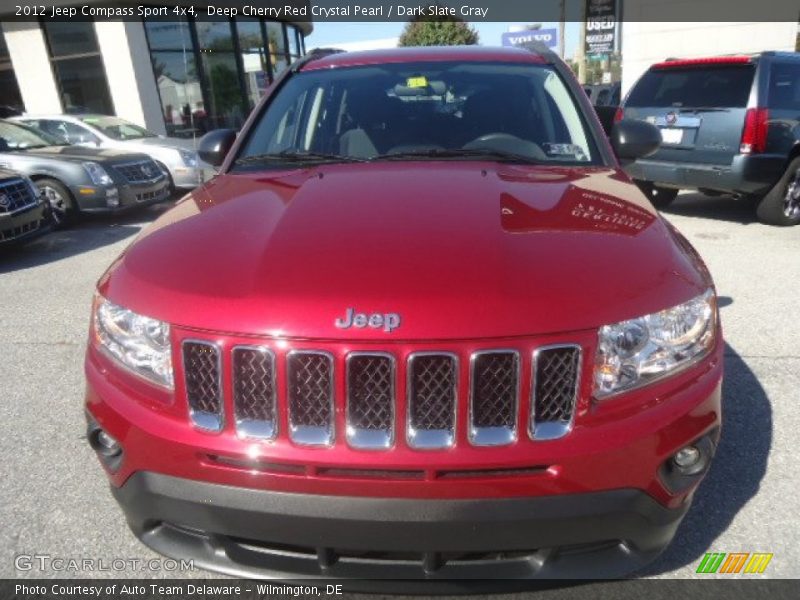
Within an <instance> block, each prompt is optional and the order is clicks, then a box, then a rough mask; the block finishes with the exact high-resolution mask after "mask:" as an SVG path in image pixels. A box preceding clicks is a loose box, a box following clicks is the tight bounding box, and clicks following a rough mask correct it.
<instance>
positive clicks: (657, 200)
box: [636, 180, 678, 210]
mask: <svg viewBox="0 0 800 600" xmlns="http://www.w3.org/2000/svg"><path fill="white" fill-rule="evenodd" d="M636 185H637V186H639V189H640V190H642V192H643V193H644V195H645V196H647V199H648V200H650V203H651V204H652V205H653V206H655V207H656V208H657V209H659V210H661V209H663V208H667V207H668V206H669V205H670V204H672V202H673V201H674V200H675V198H677V196H678V190H676V189H673V188H666V187H661V186H660V185H656V184H654V183H652V182H650V181H638V180H637V181H636Z"/></svg>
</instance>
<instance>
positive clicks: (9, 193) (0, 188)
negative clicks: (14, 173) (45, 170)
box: [0, 177, 39, 214]
mask: <svg viewBox="0 0 800 600" xmlns="http://www.w3.org/2000/svg"><path fill="white" fill-rule="evenodd" d="M0 198H1V199H2V202H0V214H7V213H15V212H18V211H20V210H24V209H26V208H31V207H33V206H36V205H37V204H38V203H39V197H38V196H37V195H36V194H34V192H33V190H32V189H31V186H30V185H28V183H27V182H26V181H25V180H24V179H20V178H19V177H15V178H13V179H6V180H5V181H2V182H0Z"/></svg>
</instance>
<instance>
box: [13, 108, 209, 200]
mask: <svg viewBox="0 0 800 600" xmlns="http://www.w3.org/2000/svg"><path fill="white" fill-rule="evenodd" d="M15 120H19V121H21V122H23V123H26V124H27V125H30V126H32V127H36V128H38V129H40V130H42V131H44V132H45V133H48V134H50V135H51V136H53V137H55V138H57V139H59V140H63V141H65V142H67V143H69V144H76V145H80V146H88V147H90V148H116V149H118V150H125V151H127V152H140V153H142V154H147V155H148V156H150V158H152V159H153V160H155V161H156V162H158V163H159V164H160V165H162V166H163V167H165V168H166V169H167V170H168V171H169V176H170V179H171V181H172V185H173V187H175V188H180V189H192V188H195V187H197V186H198V185H200V184H201V183H203V182H204V181H206V180H207V179H211V177H213V176H214V174H215V173H214V170H213V169H212V168H211V166H210V165H207V164H204V163H203V162H202V161H199V160H198V158H197V150H196V148H195V145H196V142H195V141H194V140H190V139H182V138H168V137H164V136H161V135H156V134H155V133H152V132H150V131H148V130H147V129H145V128H143V127H140V126H139V125H136V124H135V123H131V122H130V121H126V120H124V119H120V118H118V117H109V116H105V115H97V114H88V113H81V114H70V115H46V116H31V115H25V116H22V117H17V118H16V119H15Z"/></svg>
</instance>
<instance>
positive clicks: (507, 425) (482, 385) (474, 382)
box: [469, 350, 519, 446]
mask: <svg viewBox="0 0 800 600" xmlns="http://www.w3.org/2000/svg"><path fill="white" fill-rule="evenodd" d="M518 396H519V353H517V352H515V351H513V350H486V351H481V352H476V353H475V354H473V355H472V358H471V360H470V425H469V439H470V442H471V443H472V444H473V445H475V446H502V445H505V444H510V443H512V442H514V441H515V440H516V439H517V414H518V412H519V402H518Z"/></svg>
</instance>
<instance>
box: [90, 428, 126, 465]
mask: <svg viewBox="0 0 800 600" xmlns="http://www.w3.org/2000/svg"><path fill="white" fill-rule="evenodd" d="M88 437H89V445H90V446H91V447H92V448H93V449H94V451H95V452H97V453H98V454H101V455H102V456H106V457H108V458H112V457H114V456H119V454H120V453H121V452H122V446H120V445H119V442H118V441H117V440H115V439H114V438H113V437H112V436H110V435H109V434H108V433H106V432H105V431H103V430H102V429H100V428H99V427H98V428H96V429H93V430H92V431H90V432H89V436H88Z"/></svg>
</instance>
